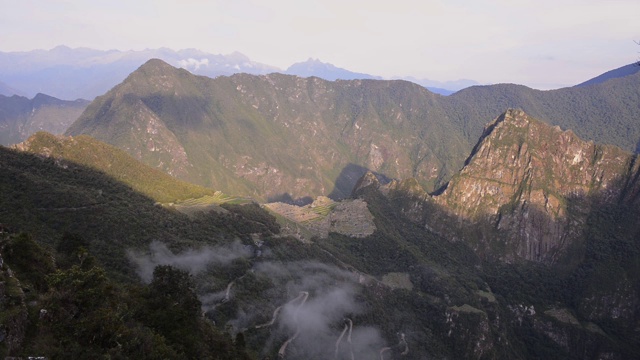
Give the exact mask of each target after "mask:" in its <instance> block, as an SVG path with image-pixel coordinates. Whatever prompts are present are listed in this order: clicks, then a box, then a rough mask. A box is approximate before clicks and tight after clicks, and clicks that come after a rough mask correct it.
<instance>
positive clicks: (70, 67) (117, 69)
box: [0, 46, 278, 100]
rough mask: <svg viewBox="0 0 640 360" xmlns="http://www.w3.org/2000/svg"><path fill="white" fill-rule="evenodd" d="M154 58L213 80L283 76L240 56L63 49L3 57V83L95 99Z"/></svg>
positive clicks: (60, 95) (3, 54) (1, 54)
mask: <svg viewBox="0 0 640 360" xmlns="http://www.w3.org/2000/svg"><path fill="white" fill-rule="evenodd" d="M152 58H160V59H163V60H165V61H167V62H169V63H171V64H172V65H173V66H176V67H182V68H185V69H187V70H189V71H191V72H193V73H195V74H198V75H206V76H210V77H215V76H219V75H231V74H234V73H237V72H246V73H251V74H267V73H270V72H274V71H278V69H277V68H275V67H272V66H268V65H264V64H260V63H257V62H254V61H251V60H250V59H249V58H247V57H246V56H245V55H243V54H240V53H238V52H235V53H232V54H229V55H214V54H209V53H205V52H202V51H199V50H195V49H185V50H180V51H174V50H171V49H166V48H160V49H146V50H141V51H133V50H131V51H118V50H108V51H100V50H94V49H88V48H77V49H71V48H69V47H66V46H58V47H56V48H53V49H51V50H33V51H27V52H0V79H1V80H2V81H4V82H7V83H10V84H12V85H13V86H14V87H16V88H19V89H21V90H22V91H24V92H25V93H26V94H27V95H28V96H34V95H35V94H36V93H46V94H50V95H52V96H55V97H57V98H60V99H69V100H72V99H78V98H83V99H93V98H95V97H96V96H98V95H102V94H104V93H105V92H107V91H108V90H109V89H111V88H112V87H113V86H115V85H117V84H118V83H119V82H121V81H122V80H124V79H125V78H126V77H127V75H128V74H129V73H131V72H132V71H134V70H135V69H136V68H138V67H139V66H140V65H142V64H143V63H145V62H146V61H147V60H149V59H152Z"/></svg>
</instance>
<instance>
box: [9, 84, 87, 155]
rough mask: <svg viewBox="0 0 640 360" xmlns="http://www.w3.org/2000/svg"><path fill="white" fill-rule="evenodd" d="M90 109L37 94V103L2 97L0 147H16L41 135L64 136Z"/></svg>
mask: <svg viewBox="0 0 640 360" xmlns="http://www.w3.org/2000/svg"><path fill="white" fill-rule="evenodd" d="M87 105H89V101H87V100H75V101H65V100H60V99H56V98H54V97H51V96H49V95H44V94H37V95H36V96H35V97H34V98H33V99H27V98H26V97H23V96H18V95H13V96H11V97H7V96H4V95H0V145H10V144H16V143H19V142H21V141H24V140H26V139H27V138H28V137H29V136H31V135H32V134H34V133H35V132H38V131H47V132H50V133H53V134H62V133H64V132H65V131H66V130H67V128H68V127H69V126H70V125H71V124H72V123H73V122H74V121H76V119H78V117H79V116H80V114H82V112H83V111H84V109H85V108H86V107H87Z"/></svg>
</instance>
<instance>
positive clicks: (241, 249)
mask: <svg viewBox="0 0 640 360" xmlns="http://www.w3.org/2000/svg"><path fill="white" fill-rule="evenodd" d="M253 253H254V251H253V250H252V249H251V247H248V246H244V245H242V244H241V243H240V242H234V243H232V244H229V245H227V246H218V247H204V248H200V249H197V250H195V249H190V250H187V251H184V252H182V253H179V254H175V253H173V252H171V251H170V250H169V249H168V248H167V246H166V245H164V244H162V243H160V242H153V243H152V244H151V245H150V246H149V251H148V252H144V253H143V252H134V251H129V252H128V256H129V259H130V260H131V261H132V262H133V263H134V264H136V265H137V267H138V274H139V275H140V277H141V279H142V280H143V281H145V282H149V281H151V279H152V276H153V269H154V268H155V266H158V265H171V266H175V267H176V268H180V269H183V270H185V271H188V272H189V273H191V274H193V275H196V274H198V273H201V272H203V271H206V270H208V269H211V271H216V270H215V269H217V270H218V271H219V270H220V267H224V266H227V265H230V263H231V262H232V261H233V260H235V259H238V258H250V257H251V256H252V254H253ZM251 261H252V262H253V266H252V268H251V269H250V270H248V271H247V272H246V273H245V274H244V275H242V276H240V277H238V278H236V279H233V280H232V281H230V282H229V283H228V284H216V288H218V289H221V290H220V291H217V292H214V293H208V294H199V297H200V299H201V301H202V304H203V311H204V312H208V313H207V314H208V315H209V314H210V313H211V312H213V315H214V316H215V312H216V311H225V312H228V311H229V309H232V311H234V312H235V314H236V315H235V317H233V316H232V319H231V320H229V321H227V322H226V323H224V324H216V325H218V326H224V327H225V328H226V329H227V330H229V331H231V332H232V333H234V334H238V333H240V332H242V333H243V334H244V335H245V337H247V338H248V339H250V338H255V339H264V340H261V343H260V344H261V347H262V348H261V349H256V350H260V353H261V356H273V355H276V354H277V356H278V357H279V358H286V359H377V358H379V356H380V355H379V354H380V351H381V350H382V349H384V348H385V347H386V346H387V344H386V342H385V341H384V339H383V338H382V336H381V334H380V331H379V330H378V329H377V328H375V327H373V326H369V325H362V324H358V323H357V320H356V319H357V317H358V316H360V315H362V314H365V313H366V312H367V307H366V305H365V303H364V302H363V301H362V296H361V292H362V285H360V284H359V283H358V276H357V275H356V274H354V273H351V272H349V271H345V270H342V269H340V268H338V267H336V266H333V265H327V264H323V263H320V262H316V261H296V262H277V261H275V260H273V259H271V260H266V259H265V258H264V257H254V258H253V259H252V260H251ZM211 265H215V266H216V267H215V268H213V267H210V266H211ZM248 275H250V276H253V277H255V278H261V279H265V281H268V282H269V283H270V284H271V286H270V288H269V289H268V290H267V293H268V294H266V293H265V294H260V296H257V297H252V298H251V299H246V298H243V299H242V300H241V301H240V300H238V301H236V302H233V305H229V304H227V305H225V308H221V309H220V310H219V309H218V306H221V305H222V304H226V303H228V302H229V301H230V300H231V299H233V296H234V291H233V290H235V289H236V287H242V286H243V285H244V284H246V283H247V282H244V281H242V278H244V277H245V276H248ZM203 278H206V277H203ZM198 279H200V278H199V277H198ZM241 290H245V292H246V291H253V289H240V290H238V291H241ZM229 306H232V307H229ZM227 319H228V317H227Z"/></svg>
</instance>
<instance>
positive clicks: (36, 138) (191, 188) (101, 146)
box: [14, 132, 214, 203]
mask: <svg viewBox="0 0 640 360" xmlns="http://www.w3.org/2000/svg"><path fill="white" fill-rule="evenodd" d="M14 148H16V149H18V150H20V151H24V152H28V153H33V154H37V155H42V156H46V157H49V158H52V159H55V160H56V161H57V163H58V164H59V165H60V166H69V165H68V164H75V165H77V164H80V165H83V166H86V167H89V168H93V169H95V170H98V171H102V172H104V173H105V174H107V175H109V176H111V177H113V178H114V179H116V180H118V181H121V182H123V183H125V184H127V185H129V186H131V188H132V189H134V190H135V191H137V192H139V193H142V194H144V195H145V196H148V197H149V198H151V199H153V200H155V201H157V202H162V203H169V202H176V201H179V200H186V199H192V198H201V197H203V196H207V195H210V196H211V195H214V191H213V190H211V189H206V188H203V187H200V186H196V185H192V184H189V183H185V182H183V181H179V180H177V179H174V178H172V177H171V176H169V175H167V174H166V173H164V172H162V171H160V170H158V169H154V168H151V167H148V166H146V165H144V164H142V163H140V162H138V161H136V160H135V159H133V158H132V157H131V156H130V155H129V154H127V153H126V152H124V151H123V150H120V149H118V148H116V147H114V146H111V145H108V144H105V143H102V142H100V141H97V140H95V139H93V138H91V137H89V136H86V135H80V136H77V137H75V138H73V137H63V136H55V135H52V134H49V133H46V132H37V133H36V134H34V135H32V136H31V137H29V139H27V140H26V141H24V142H22V143H20V144H17V145H15V146H14ZM72 166H73V165H72Z"/></svg>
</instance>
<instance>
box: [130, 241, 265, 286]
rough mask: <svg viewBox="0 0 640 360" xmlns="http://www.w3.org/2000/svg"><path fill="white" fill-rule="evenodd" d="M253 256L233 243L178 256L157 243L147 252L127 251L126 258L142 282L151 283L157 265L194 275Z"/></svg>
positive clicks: (249, 248)
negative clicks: (169, 266) (210, 267)
mask: <svg viewBox="0 0 640 360" xmlns="http://www.w3.org/2000/svg"><path fill="white" fill-rule="evenodd" d="M252 254H253V250H252V249H251V247H247V246H244V245H242V243H240V241H235V242H233V243H231V244H229V245H227V246H217V247H210V246H206V247H203V248H201V249H197V250H195V249H189V250H186V251H184V252H182V253H180V254H174V253H173V252H172V251H171V250H169V248H167V246H166V245H165V244H163V243H161V242H159V241H153V242H152V243H151V244H150V245H149V252H137V251H133V250H129V251H127V257H128V258H129V260H130V261H131V262H133V263H134V264H135V265H136V266H137V267H138V270H137V273H138V275H139V276H140V278H141V279H142V280H143V281H144V282H147V283H148V282H151V280H152V279H153V269H155V267H156V266H158V265H171V266H174V267H176V268H178V269H182V270H185V271H188V272H189V273H190V274H192V275H196V274H198V273H200V272H202V271H203V270H205V269H206V268H207V267H208V266H209V265H222V266H224V265H228V264H229V263H231V262H232V261H233V260H235V259H238V258H247V257H250V256H251V255H252Z"/></svg>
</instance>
